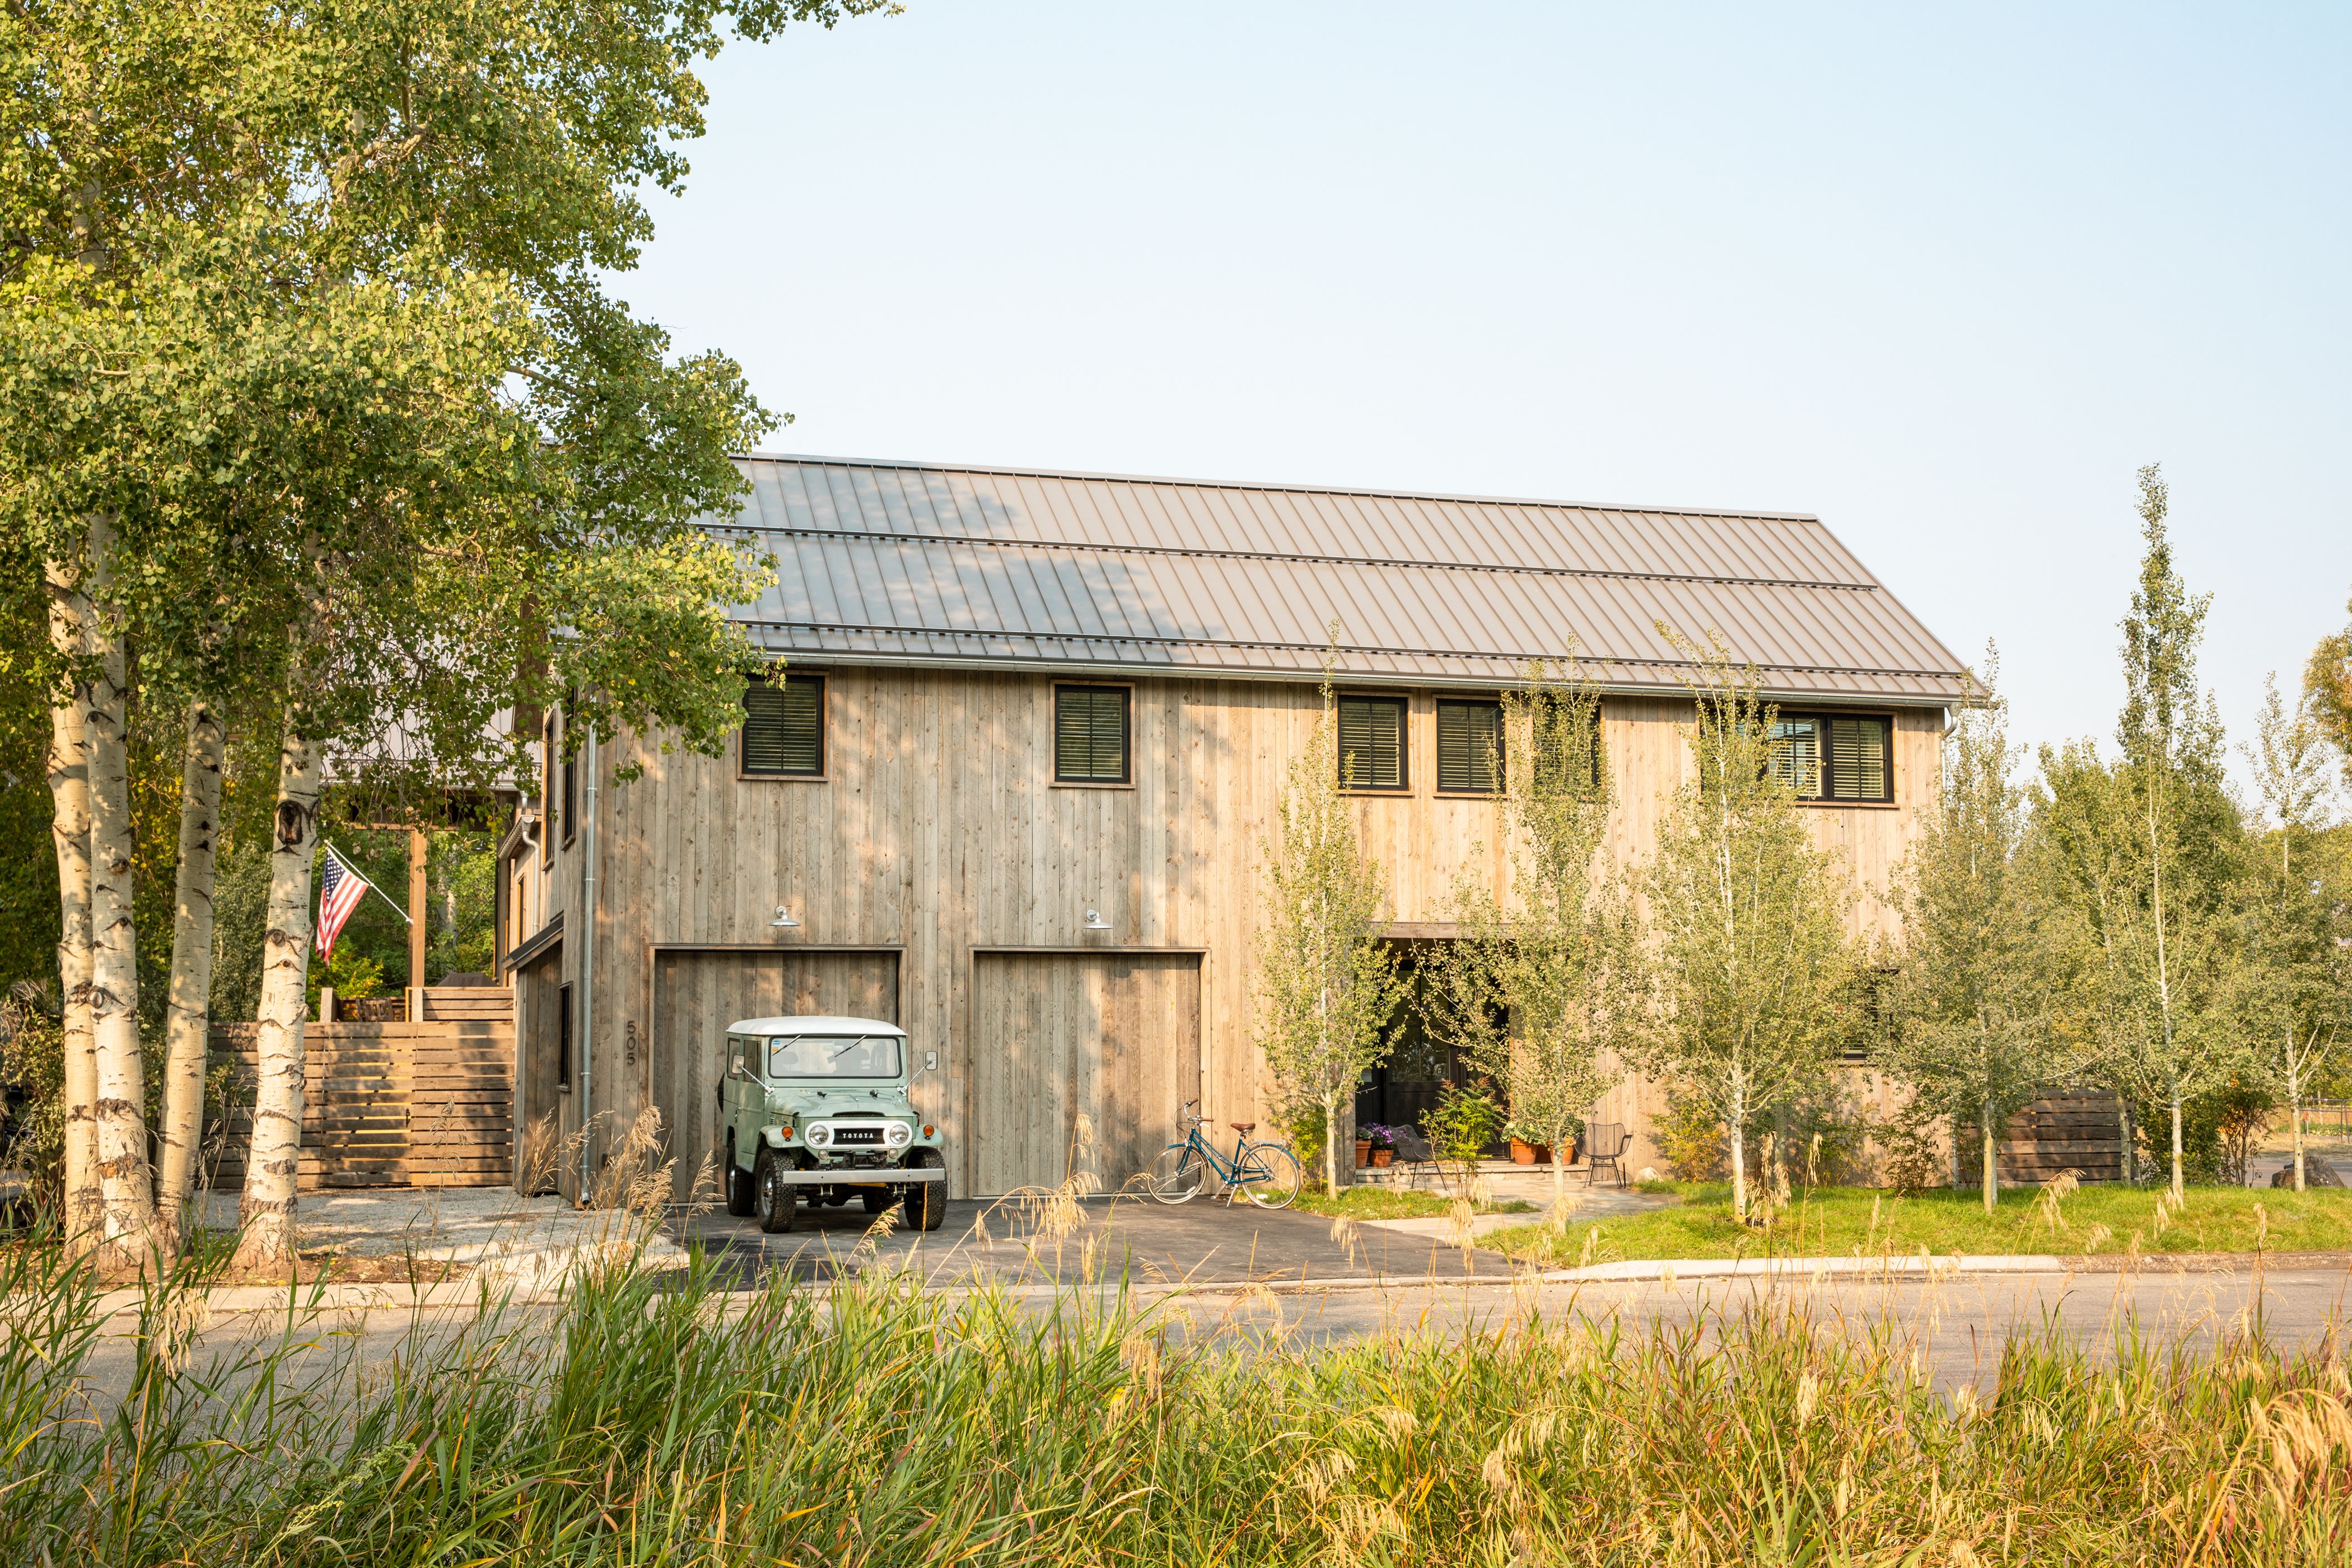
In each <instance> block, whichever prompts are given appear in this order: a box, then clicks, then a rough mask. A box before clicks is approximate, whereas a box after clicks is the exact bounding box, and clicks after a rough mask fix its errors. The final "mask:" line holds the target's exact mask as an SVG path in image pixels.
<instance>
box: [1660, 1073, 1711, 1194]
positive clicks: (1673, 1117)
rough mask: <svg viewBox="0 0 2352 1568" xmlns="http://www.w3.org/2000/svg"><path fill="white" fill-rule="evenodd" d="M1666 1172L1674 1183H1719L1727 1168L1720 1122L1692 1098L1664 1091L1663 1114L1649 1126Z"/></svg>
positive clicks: (1675, 1092)
mask: <svg viewBox="0 0 2352 1568" xmlns="http://www.w3.org/2000/svg"><path fill="white" fill-rule="evenodd" d="M1650 1131H1651V1135H1652V1136H1653V1137H1654V1138H1655V1139H1656V1140H1657V1143H1658V1152H1659V1153H1660V1154H1661V1155H1663V1156H1664V1159H1665V1162H1666V1171H1667V1173H1669V1174H1670V1175H1672V1176H1673V1177H1674V1178H1675V1180H1676V1181H1678V1182H1719V1181H1721V1180H1723V1178H1724V1175H1725V1173H1726V1172H1727V1169H1728V1162H1729V1159H1730V1155H1729V1152H1728V1145H1729V1142H1730V1141H1729V1140H1728V1139H1727V1138H1726V1137H1725V1136H1724V1131H1723V1123H1722V1122H1721V1121H1717V1119H1716V1115H1715V1112H1714V1111H1712V1110H1709V1109H1707V1107H1706V1104H1704V1103H1703V1102H1702V1101H1701V1100H1699V1099H1698V1098H1697V1097H1696V1096H1695V1095H1689V1094H1685V1093H1684V1092H1682V1091H1681V1090H1680V1089H1668V1090H1667V1091H1666V1113H1665V1114H1664V1116H1661V1117H1659V1118H1658V1119H1657V1121H1655V1122H1654V1124H1653V1125H1652V1126H1651V1129H1650Z"/></svg>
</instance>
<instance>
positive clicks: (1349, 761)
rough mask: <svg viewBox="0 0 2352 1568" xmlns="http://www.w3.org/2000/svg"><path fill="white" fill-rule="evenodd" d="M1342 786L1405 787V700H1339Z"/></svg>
mask: <svg viewBox="0 0 2352 1568" xmlns="http://www.w3.org/2000/svg"><path fill="white" fill-rule="evenodd" d="M1339 783H1340V784H1341V785H1342V786H1344V787H1346V788H1348V789H1402V788H1404V787H1405V757H1404V699H1403V698H1402V697H1342V698H1340V699H1339Z"/></svg>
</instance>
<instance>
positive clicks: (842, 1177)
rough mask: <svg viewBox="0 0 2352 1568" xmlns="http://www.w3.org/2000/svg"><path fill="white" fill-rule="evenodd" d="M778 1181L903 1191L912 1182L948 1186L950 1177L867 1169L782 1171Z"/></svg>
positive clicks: (934, 1170)
mask: <svg viewBox="0 0 2352 1568" xmlns="http://www.w3.org/2000/svg"><path fill="white" fill-rule="evenodd" d="M774 1179H775V1180H777V1181H780V1182H782V1183H783V1184H785V1185H786V1186H791V1187H903V1186H906V1185H907V1184H909V1183H912V1182H944V1181H946V1180H947V1179H948V1173H946V1172H945V1171H942V1170H940V1169H939V1168H938V1167H937V1166H929V1165H927V1166H924V1167H922V1168H920V1169H918V1170H912V1171H908V1170H900V1169H898V1168H897V1167H895V1166H886V1167H884V1168H882V1169H880V1170H877V1169H875V1168H874V1167H873V1166H871V1165H867V1166H865V1167H863V1168H861V1169H856V1170H851V1169H846V1168H845V1169H843V1170H838V1171H795V1170H782V1171H778V1172H776V1173H775V1175H774Z"/></svg>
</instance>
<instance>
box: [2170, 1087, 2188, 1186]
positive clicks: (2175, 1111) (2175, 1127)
mask: <svg viewBox="0 0 2352 1568" xmlns="http://www.w3.org/2000/svg"><path fill="white" fill-rule="evenodd" d="M2187 1185H2188V1182H2187V1178H2186V1176H2185V1175H2184V1174H2183V1173H2182V1172H2181V1169H2180V1090H2179V1086H2177V1085H2176V1086H2175V1087H2174V1089H2173V1091H2172V1195H2173V1196H2174V1197H2176V1198H2177V1197H2179V1196H2181V1195H2182V1194H2183V1192H2184V1191H2185V1190H2186V1188H2187Z"/></svg>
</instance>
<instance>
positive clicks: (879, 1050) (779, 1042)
mask: <svg viewBox="0 0 2352 1568" xmlns="http://www.w3.org/2000/svg"><path fill="white" fill-rule="evenodd" d="M768 1076H769V1077H770V1078H897V1077H898V1036H896V1035H777V1036H774V1037H771V1038H770V1039H769V1041H768Z"/></svg>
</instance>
